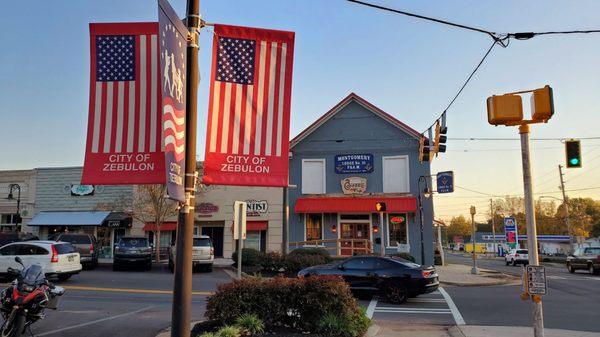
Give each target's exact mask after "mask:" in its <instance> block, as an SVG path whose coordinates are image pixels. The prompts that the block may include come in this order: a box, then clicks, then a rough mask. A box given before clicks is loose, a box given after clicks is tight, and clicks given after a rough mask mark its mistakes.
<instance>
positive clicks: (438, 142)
mask: <svg viewBox="0 0 600 337" xmlns="http://www.w3.org/2000/svg"><path fill="white" fill-rule="evenodd" d="M447 131H448V127H446V126H444V127H443V128H442V126H441V125H440V121H439V120H438V121H437V122H436V123H435V141H434V143H433V152H434V153H435V155H436V156H437V154H438V153H439V152H442V153H444V152H446V140H448V137H446V132H447Z"/></svg>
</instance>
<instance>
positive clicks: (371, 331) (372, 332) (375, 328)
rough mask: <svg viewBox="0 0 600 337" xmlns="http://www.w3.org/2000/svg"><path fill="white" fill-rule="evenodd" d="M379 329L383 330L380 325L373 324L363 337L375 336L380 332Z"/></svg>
mask: <svg viewBox="0 0 600 337" xmlns="http://www.w3.org/2000/svg"><path fill="white" fill-rule="evenodd" d="M379 330H381V327H380V326H379V325H377V324H371V326H370V327H369V329H368V330H367V332H365V335H364V336H363V337H375V336H377V334H378V333H379Z"/></svg>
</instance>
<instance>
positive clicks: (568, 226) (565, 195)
mask: <svg viewBox="0 0 600 337" xmlns="http://www.w3.org/2000/svg"><path fill="white" fill-rule="evenodd" d="M558 172H559V175H560V189H561V191H562V196H563V205H564V206H565V224H566V225H567V231H568V232H569V253H572V252H573V251H574V250H575V249H573V247H574V246H575V244H574V243H573V230H572V229H571V222H570V221H569V199H568V198H567V194H566V192H565V181H564V177H563V173H562V165H558Z"/></svg>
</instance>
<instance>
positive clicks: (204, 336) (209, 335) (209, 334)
mask: <svg viewBox="0 0 600 337" xmlns="http://www.w3.org/2000/svg"><path fill="white" fill-rule="evenodd" d="M198 337H217V335H215V333H214V332H205V333H203V334H201V335H200V336H198Z"/></svg>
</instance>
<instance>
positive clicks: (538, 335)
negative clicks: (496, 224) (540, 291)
mask: <svg viewBox="0 0 600 337" xmlns="http://www.w3.org/2000/svg"><path fill="white" fill-rule="evenodd" d="M519 133H520V134H521V158H522V160H523V187H524V192H525V220H526V222H527V245H528V251H529V264H530V265H532V266H539V256H538V249H537V230H536V225H535V208H534V205H533V181H532V178H531V157H530V154H529V125H527V124H524V125H521V126H519ZM532 303H533V335H534V336H535V337H544V317H543V313H542V301H541V299H540V300H539V301H533V302H532Z"/></svg>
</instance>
